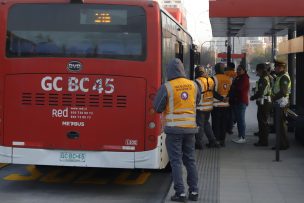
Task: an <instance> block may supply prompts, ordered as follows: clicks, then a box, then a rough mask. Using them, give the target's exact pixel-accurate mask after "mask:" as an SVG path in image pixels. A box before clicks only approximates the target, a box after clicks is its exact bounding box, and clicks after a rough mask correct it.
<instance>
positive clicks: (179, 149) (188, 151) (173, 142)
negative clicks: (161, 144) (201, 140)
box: [166, 134, 198, 194]
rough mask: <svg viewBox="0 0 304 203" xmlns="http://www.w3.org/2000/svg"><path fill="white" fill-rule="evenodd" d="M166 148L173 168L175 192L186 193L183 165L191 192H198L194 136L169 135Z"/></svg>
mask: <svg viewBox="0 0 304 203" xmlns="http://www.w3.org/2000/svg"><path fill="white" fill-rule="evenodd" d="M166 147H167V151H168V155H169V160H170V164H171V168H172V178H173V183H174V190H175V192H176V193H177V194H181V193H185V187H184V182H183V174H182V163H184V165H185V167H186V170H187V184H188V186H189V192H198V174H197V168H196V163H195V148H194V134H167V137H166Z"/></svg>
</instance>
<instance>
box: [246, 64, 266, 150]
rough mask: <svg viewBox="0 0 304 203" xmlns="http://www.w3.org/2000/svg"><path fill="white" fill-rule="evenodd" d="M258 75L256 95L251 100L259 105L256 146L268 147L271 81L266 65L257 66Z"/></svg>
mask: <svg viewBox="0 0 304 203" xmlns="http://www.w3.org/2000/svg"><path fill="white" fill-rule="evenodd" d="M256 72H257V75H258V76H259V77H260V78H259V80H258V81H257V82H256V87H255V94H254V95H253V96H251V97H250V100H256V103H257V105H258V112H257V118H258V126H259V132H258V136H259V141H258V142H257V143H254V146H257V147H262V146H268V133H269V127H268V118H269V113H270V109H271V81H270V78H269V74H268V71H267V67H266V65H265V64H263V63H261V64H258V65H257V66H256Z"/></svg>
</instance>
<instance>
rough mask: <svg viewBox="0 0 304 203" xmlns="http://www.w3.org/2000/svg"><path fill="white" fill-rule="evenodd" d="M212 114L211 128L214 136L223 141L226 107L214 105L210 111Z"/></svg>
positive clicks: (224, 137)
mask: <svg viewBox="0 0 304 203" xmlns="http://www.w3.org/2000/svg"><path fill="white" fill-rule="evenodd" d="M211 115H212V130H213V133H214V135H215V138H216V139H217V140H218V141H220V142H221V143H224V142H225V139H226V129H227V120H228V119H229V118H228V108H227V107H214V108H213V111H212V113H211Z"/></svg>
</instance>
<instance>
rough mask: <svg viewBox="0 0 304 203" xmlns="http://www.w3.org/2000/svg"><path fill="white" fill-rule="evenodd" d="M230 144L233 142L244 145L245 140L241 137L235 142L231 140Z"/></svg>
mask: <svg viewBox="0 0 304 203" xmlns="http://www.w3.org/2000/svg"><path fill="white" fill-rule="evenodd" d="M232 142H235V143H237V144H244V143H246V139H245V138H242V137H241V138H238V139H236V140H232Z"/></svg>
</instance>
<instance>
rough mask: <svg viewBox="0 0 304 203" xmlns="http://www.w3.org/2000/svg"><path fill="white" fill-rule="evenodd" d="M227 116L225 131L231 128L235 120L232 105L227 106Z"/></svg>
mask: <svg viewBox="0 0 304 203" xmlns="http://www.w3.org/2000/svg"><path fill="white" fill-rule="evenodd" d="M227 117H228V120H227V126H226V130H227V132H231V131H232V129H233V125H234V123H235V121H236V118H235V117H236V116H235V113H234V110H233V106H229V107H228V111H227Z"/></svg>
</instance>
